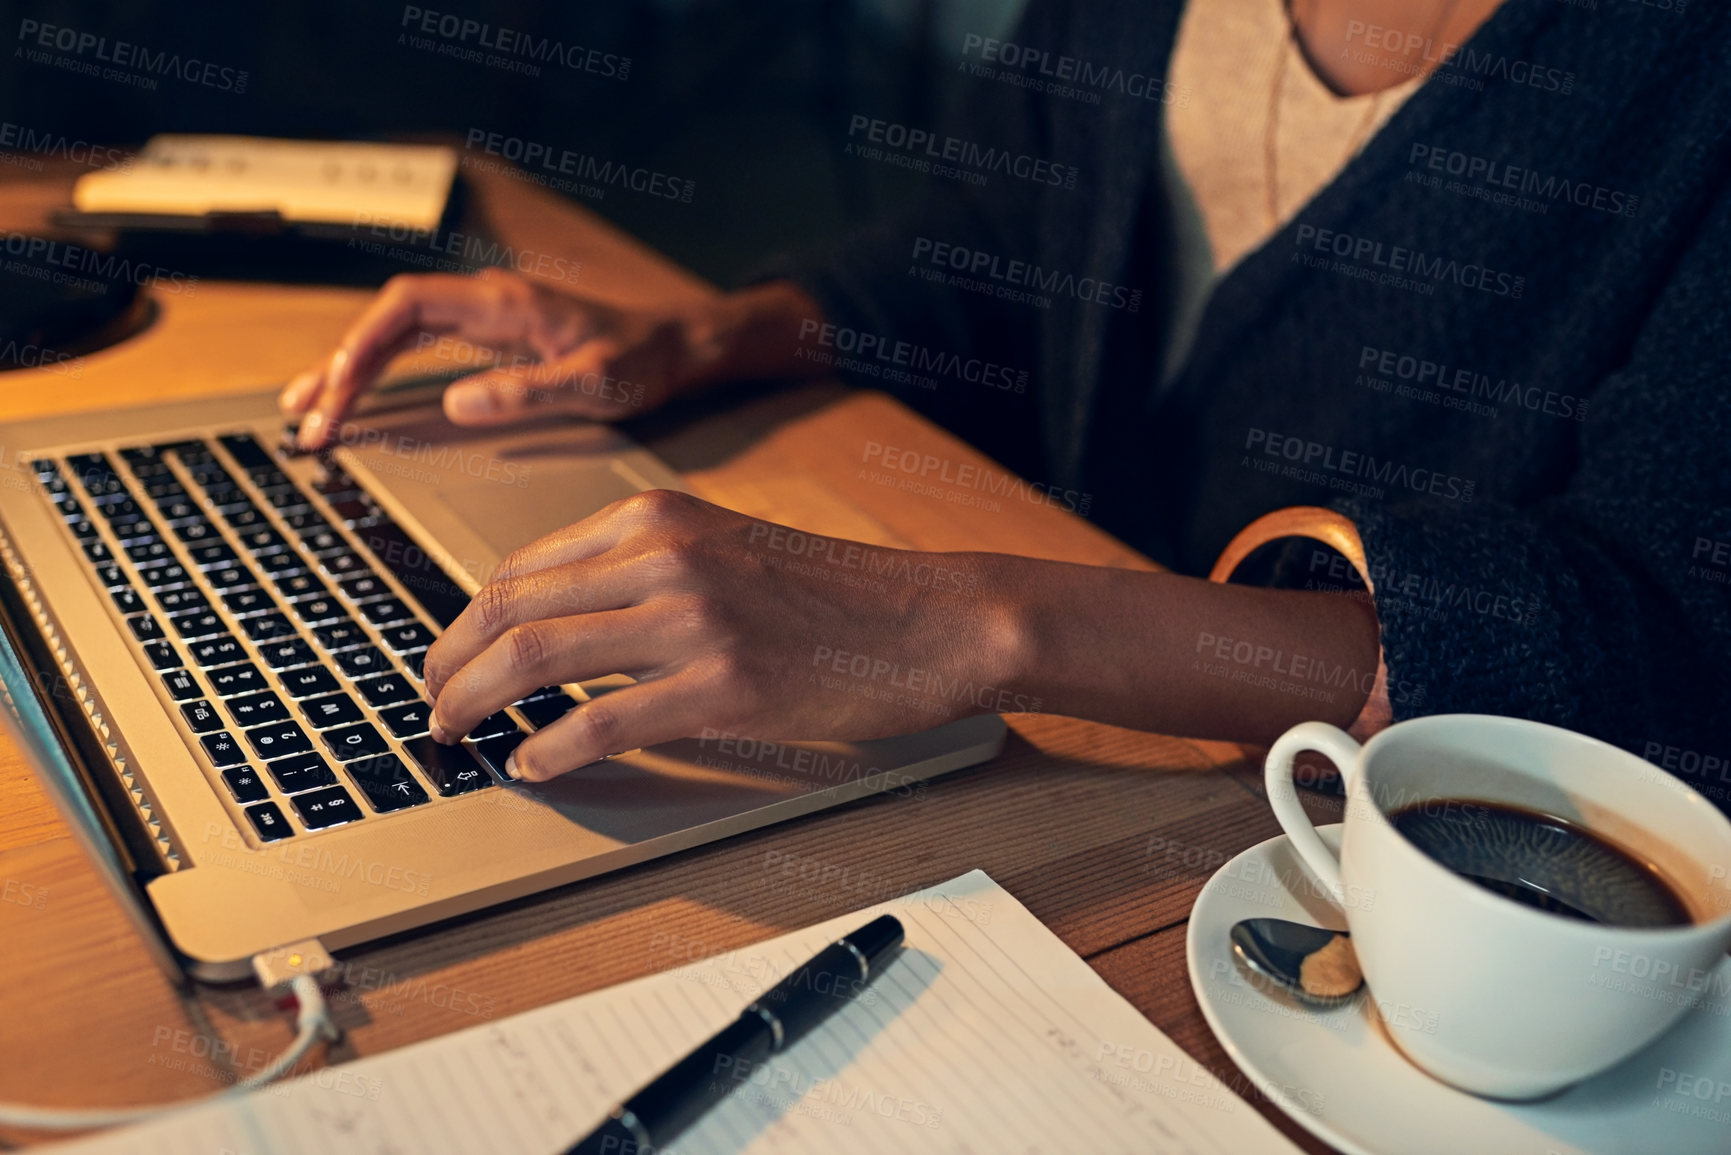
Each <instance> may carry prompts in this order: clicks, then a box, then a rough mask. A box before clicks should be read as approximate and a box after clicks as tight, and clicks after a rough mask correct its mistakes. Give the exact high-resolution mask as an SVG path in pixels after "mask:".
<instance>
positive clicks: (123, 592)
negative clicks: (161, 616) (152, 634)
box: [108, 586, 144, 614]
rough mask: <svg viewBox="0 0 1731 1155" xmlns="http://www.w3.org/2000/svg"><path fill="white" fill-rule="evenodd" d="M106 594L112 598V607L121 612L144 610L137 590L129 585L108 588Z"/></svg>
mask: <svg viewBox="0 0 1731 1155" xmlns="http://www.w3.org/2000/svg"><path fill="white" fill-rule="evenodd" d="M108 596H109V597H111V598H113V599H114V607H115V608H116V609H118V610H119V611H120V612H121V613H123V614H138V613H143V612H144V599H143V598H141V597H139V596H138V591H137V590H135V589H133V588H132V587H131V586H123V587H122V588H120V589H117V590H110V591H109V593H108Z"/></svg>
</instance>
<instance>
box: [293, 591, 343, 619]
mask: <svg viewBox="0 0 1731 1155" xmlns="http://www.w3.org/2000/svg"><path fill="white" fill-rule="evenodd" d="M293 604H294V608H295V613H297V614H299V615H300V617H301V621H303V622H308V623H313V622H328V621H330V620H331V619H332V618H340V617H342V616H343V606H342V603H341V602H339V601H337V599H335V598H333V597H331V596H329V595H328V594H327V595H326V596H324V597H318V598H303V599H301V600H300V601H298V602H295V603H293Z"/></svg>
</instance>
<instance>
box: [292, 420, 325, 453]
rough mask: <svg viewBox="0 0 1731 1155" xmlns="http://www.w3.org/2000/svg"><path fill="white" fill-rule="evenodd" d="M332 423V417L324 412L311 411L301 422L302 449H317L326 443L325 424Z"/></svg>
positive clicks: (300, 439) (300, 438)
mask: <svg viewBox="0 0 1731 1155" xmlns="http://www.w3.org/2000/svg"><path fill="white" fill-rule="evenodd" d="M329 424H330V418H328V417H326V416H325V415H324V414H323V413H309V414H307V417H306V420H305V421H302V422H301V431H300V437H299V439H298V440H299V441H300V446H301V448H302V449H317V448H318V447H319V446H320V445H322V444H323V443H324V439H325V426H327V425H329Z"/></svg>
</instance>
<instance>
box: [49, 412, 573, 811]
mask: <svg viewBox="0 0 1731 1155" xmlns="http://www.w3.org/2000/svg"><path fill="white" fill-rule="evenodd" d="M31 464H32V467H33V469H34V470H35V473H36V477H37V480H38V481H39V482H40V483H41V485H42V488H43V490H44V491H45V493H46V496H47V498H48V500H49V501H50V502H52V503H53V505H54V507H55V509H56V511H57V512H58V514H59V516H60V518H61V519H62V521H63V522H64V523H65V525H66V527H67V529H68V530H69V531H70V532H71V534H72V536H73V538H74V539H75V540H76V541H77V542H78V545H79V548H80V549H81V550H82V551H83V554H84V558H85V561H86V564H87V565H88V567H89V570H90V573H91V576H92V578H93V580H94V581H95V582H96V583H97V585H99V586H101V587H102V588H103V589H105V590H106V591H107V593H108V596H109V598H110V600H111V601H112V602H113V604H114V608H115V612H116V614H117V616H118V617H119V618H120V620H121V622H122V623H123V628H124V629H125V631H126V634H127V636H128V637H129V638H131V639H132V641H133V643H134V645H135V647H136V650H137V654H138V657H139V661H140V663H141V665H143V666H144V667H145V668H146V669H147V670H149V671H150V672H151V676H152V677H153V678H155V679H156V680H157V682H158V683H159V684H160V685H161V687H162V691H163V702H164V705H165V708H166V709H168V710H170V711H171V712H172V713H173V715H174V716H175V717H176V718H177V719H178V720H179V721H180V723H181V725H182V730H183V733H184V735H185V737H186V740H187V746H188V749H189V750H190V751H191V752H192V753H193V755H194V757H196V758H197V759H198V760H200V761H201V762H203V763H204V764H205V765H207V766H208V767H209V768H210V770H211V777H212V778H213V780H214V781H220V782H221V783H222V784H223V787H224V788H225V790H226V792H227V794H228V796H229V797H230V798H231V799H232V800H233V802H234V804H235V805H236V806H237V807H238V808H239V809H240V810H241V812H242V813H243V814H244V815H245V816H246V820H247V823H248V824H249V826H250V827H251V829H252V831H253V833H254V834H256V835H257V837H258V838H259V839H260V840H261V841H263V842H274V841H277V840H279V839H283V838H288V837H292V836H295V835H300V834H305V833H308V832H313V831H319V830H325V829H328V828H331V827H334V826H339V825H344V824H347V823H351V822H356V821H360V820H362V819H366V818H373V817H379V816H384V815H390V814H397V813H402V812H406V811H409V810H412V809H413V808H415V807H419V806H423V805H427V804H429V803H436V802H438V801H440V800H443V799H450V798H455V797H457V796H460V795H465V794H469V793H472V792H474V791H477V790H484V789H486V788H488V787H491V786H493V785H495V781H496V780H497V781H503V782H509V781H510V779H509V778H507V777H506V776H505V772H504V765H505V757H506V755H508V754H509V753H510V752H511V750H513V749H515V748H516V746H517V744H518V743H519V742H521V741H522V740H523V738H524V737H525V736H526V734H527V732H529V731H531V730H533V729H537V728H539V727H542V726H546V725H549V724H551V723H552V722H554V721H556V720H558V719H559V718H560V717H563V716H564V714H565V713H566V712H567V711H569V710H571V709H572V708H573V707H574V706H576V704H577V703H576V702H575V700H573V699H572V698H571V697H570V696H569V695H568V694H566V693H564V691H562V690H561V689H559V688H558V687H556V686H549V687H544V688H543V689H541V690H539V691H537V692H536V693H534V694H531V695H530V696H529V697H528V698H525V699H524V700H523V701H521V702H518V703H516V704H515V705H514V706H513V707H512V708H511V709H509V710H502V711H500V712H498V713H496V714H494V715H492V716H491V717H488V718H486V719H484V720H483V721H482V722H481V724H480V725H478V726H477V727H476V728H475V730H474V731H473V732H472V733H471V734H469V735H468V736H467V738H466V739H465V740H464V741H463V742H462V743H461V744H460V745H456V746H443V745H440V744H439V743H437V742H435V741H433V739H432V738H431V737H430V736H428V733H427V719H428V715H429V714H430V712H431V706H430V704H429V702H428V699H427V693H426V687H425V684H424V683H423V681H422V676H421V669H422V662H423V661H424V659H425V655H426V651H427V647H428V646H430V645H431V644H432V642H433V639H434V638H435V637H437V636H438V630H439V629H442V628H443V627H445V626H448V625H450V624H451V622H453V621H455V620H456V617H457V615H458V614H460V613H461V612H462V611H463V608H464V606H466V605H467V604H468V597H467V595H466V594H465V593H464V592H463V591H462V590H461V588H459V587H458V586H457V585H455V583H453V582H451V581H450V579H449V578H448V577H446V576H445V575H444V573H443V571H442V570H440V569H439V568H438V567H437V566H436V565H435V564H434V563H433V562H432V561H431V559H429V558H428V557H427V555H426V553H425V551H423V550H422V549H421V547H420V546H419V545H417V544H416V543H415V542H414V540H413V539H412V538H411V537H409V535H408V534H407V533H406V532H405V531H404V530H403V529H402V527H401V526H399V525H397V524H396V523H395V522H393V521H392V520H391V519H390V517H389V516H388V515H387V514H386V513H385V511H384V510H383V509H382V508H381V507H380V505H379V504H378V502H376V501H375V500H374V499H373V498H372V496H371V495H370V494H368V493H367V492H366V490H365V489H364V488H363V487H362V486H361V485H360V484H359V483H358V482H356V481H355V480H354V479H353V478H352V477H350V476H348V475H347V474H345V473H344V472H342V470H341V469H340V468H339V467H338V466H336V464H335V463H329V464H327V467H326V469H325V471H324V472H323V473H322V474H321V475H320V476H319V478H318V479H317V480H316V481H315V482H314V483H313V484H312V485H311V486H308V487H305V488H303V487H302V486H300V485H298V484H297V483H296V482H295V481H294V480H293V479H292V478H290V477H289V476H288V475H287V474H285V473H284V472H283V471H282V470H281V468H279V466H278V464H277V462H276V461H275V460H274V459H273V458H272V456H271V455H270V453H268V452H267V451H266V450H265V449H264V448H263V447H262V446H261V445H259V443H258V442H257V441H256V440H255V439H254V438H253V437H252V436H251V435H250V434H245V433H236V434H229V435H225V436H221V437H214V438H210V439H208V440H205V439H192V440H183V441H174V442H168V443H164V444H159V445H140V446H131V447H125V448H121V449H118V450H116V451H114V452H113V453H112V454H111V453H105V452H96V453H79V454H71V455H68V456H65V457H63V458H58V459H56V458H48V457H44V458H40V459H37V460H35V461H33V462H32V463H31ZM387 574H388V575H390V576H389V578H387V577H386V575H387ZM391 579H394V580H395V582H396V584H395V585H393V584H392V580H391Z"/></svg>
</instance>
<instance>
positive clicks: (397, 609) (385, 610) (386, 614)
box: [361, 598, 415, 626]
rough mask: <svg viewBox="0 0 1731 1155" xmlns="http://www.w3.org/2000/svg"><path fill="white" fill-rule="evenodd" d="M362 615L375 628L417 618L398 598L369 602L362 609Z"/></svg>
mask: <svg viewBox="0 0 1731 1155" xmlns="http://www.w3.org/2000/svg"><path fill="white" fill-rule="evenodd" d="M361 613H362V614H363V615H364V616H365V617H366V619H367V621H369V622H371V623H373V625H375V626H388V625H390V624H391V623H392V622H404V621H409V620H411V619H413V618H414V616H415V615H414V614H411V613H410V612H409V607H408V606H405V605H404V604H403V603H402V602H401V601H400V600H398V599H397V598H381V599H379V600H378V601H376V602H368V603H367V604H366V605H364V606H362V607H361Z"/></svg>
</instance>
